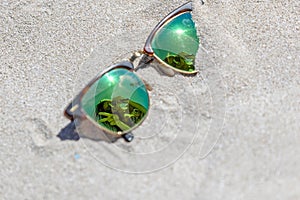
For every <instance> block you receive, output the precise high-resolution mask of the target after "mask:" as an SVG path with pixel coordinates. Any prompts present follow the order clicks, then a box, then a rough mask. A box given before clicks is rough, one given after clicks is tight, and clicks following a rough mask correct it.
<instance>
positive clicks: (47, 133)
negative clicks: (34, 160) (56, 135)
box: [25, 118, 53, 147]
mask: <svg viewBox="0 0 300 200" xmlns="http://www.w3.org/2000/svg"><path fill="white" fill-rule="evenodd" d="M25 128H26V129H27V130H28V132H29V136H30V137H31V138H32V141H33V142H34V144H35V145H36V146H39V147H41V146H45V145H46V144H47V142H48V141H49V140H50V139H52V138H53V134H52V131H51V130H50V128H49V127H48V126H47V124H46V122H45V121H43V120H42V119H38V118H31V119H27V120H26V122H25Z"/></svg>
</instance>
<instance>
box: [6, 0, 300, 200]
mask: <svg viewBox="0 0 300 200" xmlns="http://www.w3.org/2000/svg"><path fill="white" fill-rule="evenodd" d="M183 3H185V2H184V1H179V0H169V1H158V0H152V1H146V0H141V1H133V0H128V1H122V0H115V1H84V2H83V1H76V0H71V1H69V0H68V1H66V0H62V1H38V2H37V1H25V0H21V1H17V0H11V1H8V0H2V1H1V2H0V19H1V20H0V35H1V37H0V57H1V59H0V65H1V70H0V72H1V73H0V77H1V78H0V81H1V82H0V83H1V90H0V94H1V98H0V101H1V109H0V125H1V126H0V133H1V134H0V180H1V181H0V199H195V200H196V199H197V200H198V199H209V200H212V199H213V200H217V199H222V200H225V199H228V200H233V199H280V200H282V199H285V200H296V199H300V188H299V185H300V181H299V180H300V173H299V168H300V160H299V158H298V157H299V154H300V145H299V141H300V134H299V133H300V125H299V113H300V112H299V109H300V102H299V99H300V90H299V87H300V68H299V64H300V57H299V55H300V52H299V49H300V38H299V35H300V33H299V15H300V3H299V1H290V0H286V1H282V0H280V1H266V0H265V1H205V4H204V5H201V4H200V1H194V2H193V8H194V10H193V19H194V21H195V23H196V24H197V31H198V34H199V36H200V40H201V42H200V43H201V46H200V50H199V53H198V55H197V59H196V67H197V69H198V70H199V73H198V74H197V75H196V76H194V77H185V76H181V75H175V76H174V77H167V76H162V75H161V74H159V73H158V72H157V71H156V70H155V69H154V68H153V67H151V66H149V67H148V68H145V69H143V70H139V71H138V74H139V75H140V76H141V77H142V78H143V79H145V80H146V81H147V82H148V83H149V84H150V85H151V86H152V88H153V91H151V92H150V98H151V108H150V113H149V116H148V118H147V119H146V120H145V122H144V123H143V125H142V126H141V127H139V128H138V129H136V130H135V131H134V134H135V136H136V138H135V139H134V141H133V142H131V143H126V142H125V141H124V140H122V139H121V140H118V141H117V142H116V143H114V144H109V143H105V142H103V141H102V142H101V141H100V142H95V141H92V140H88V139H83V138H81V139H80V140H79V141H74V140H65V141H61V140H60V139H59V138H58V137H57V134H58V133H59V132H60V131H61V129H63V128H64V127H65V126H67V125H68V123H69V121H68V120H67V119H66V118H64V116H63V110H64V108H65V107H66V106H67V104H68V103H69V102H70V101H71V100H72V98H74V96H75V95H76V94H77V93H78V92H79V91H80V90H81V89H82V88H83V86H84V85H85V84H86V83H87V82H88V81H89V80H90V79H92V77H93V76H95V75H96V74H97V73H99V72H101V71H102V70H103V69H105V68H106V67H107V66H109V65H110V64H112V63H116V62H118V61H121V60H123V59H124V58H126V57H128V55H130V52H133V51H135V50H138V49H141V48H143V45H144V42H145V40H146V39H147V37H148V35H149V33H150V32H151V30H152V29H153V28H154V26H155V25H156V24H157V23H158V22H159V21H160V20H161V19H162V18H163V17H164V16H165V15H167V14H168V13H169V12H171V11H172V10H173V9H175V8H177V7H179V6H180V5H182V4H183ZM153 65H155V63H154V64H153ZM297 155H298V156H297Z"/></svg>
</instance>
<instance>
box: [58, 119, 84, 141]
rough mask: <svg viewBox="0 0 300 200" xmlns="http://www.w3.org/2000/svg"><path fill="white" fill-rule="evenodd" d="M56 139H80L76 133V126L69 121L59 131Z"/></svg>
mask: <svg viewBox="0 0 300 200" xmlns="http://www.w3.org/2000/svg"><path fill="white" fill-rule="evenodd" d="M57 137H58V138H59V139H60V140H62V141H64V140H73V141H78V140H79V139H80V137H79V134H78V133H77V132H76V126H75V123H74V121H71V122H70V123H69V124H68V125H67V126H65V127H64V128H63V129H61V130H60V132H59V133H58V135H57Z"/></svg>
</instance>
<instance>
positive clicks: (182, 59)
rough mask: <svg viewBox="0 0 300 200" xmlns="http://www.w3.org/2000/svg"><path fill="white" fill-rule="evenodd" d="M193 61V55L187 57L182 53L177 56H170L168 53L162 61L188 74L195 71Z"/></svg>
mask: <svg viewBox="0 0 300 200" xmlns="http://www.w3.org/2000/svg"><path fill="white" fill-rule="evenodd" d="M194 60H195V56H194V55H189V54H187V53H184V52H181V53H179V54H178V55H172V54H170V53H168V55H167V57H166V58H165V59H164V61H165V62H166V63H167V64H169V65H171V66H173V67H175V68H177V69H180V70H184V71H190V72H192V71H194V70H195V66H194Z"/></svg>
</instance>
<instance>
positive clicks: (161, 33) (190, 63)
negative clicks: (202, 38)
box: [151, 12, 199, 72]
mask: <svg viewBox="0 0 300 200" xmlns="http://www.w3.org/2000/svg"><path fill="white" fill-rule="evenodd" d="M151 47H152V49H153V51H154V53H155V55H156V56H157V57H158V58H159V59H160V60H161V61H163V62H165V63H166V64H168V65H170V66H172V67H174V68H175V69H178V70H181V71H186V72H193V71H195V66H194V63H195V56H196V53H197V51H198V48H199V38H198V36H197V31H196V28H195V23H194V22H193V20H192V16H191V14H190V13H189V12H187V13H183V14H181V15H178V16H177V17H175V18H174V19H172V20H171V21H170V22H168V23H167V24H165V25H164V26H163V27H162V28H160V29H159V30H158V31H157V33H156V34H155V36H154V38H153V41H152V42H151Z"/></svg>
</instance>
